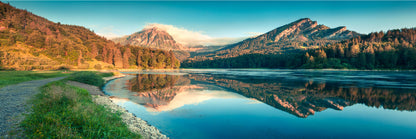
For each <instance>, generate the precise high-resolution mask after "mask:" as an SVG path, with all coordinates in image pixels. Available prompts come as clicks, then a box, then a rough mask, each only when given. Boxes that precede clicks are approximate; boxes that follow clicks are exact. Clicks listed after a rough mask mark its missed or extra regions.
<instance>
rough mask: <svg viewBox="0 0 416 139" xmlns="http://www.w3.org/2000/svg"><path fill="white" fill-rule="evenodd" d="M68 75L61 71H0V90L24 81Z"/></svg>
mask: <svg viewBox="0 0 416 139" xmlns="http://www.w3.org/2000/svg"><path fill="white" fill-rule="evenodd" d="M65 75H69V73H64V72H62V71H0V88H2V87H4V86H6V85H11V84H17V83H21V82H25V81H31V80H38V79H45V78H53V77H60V76H65Z"/></svg>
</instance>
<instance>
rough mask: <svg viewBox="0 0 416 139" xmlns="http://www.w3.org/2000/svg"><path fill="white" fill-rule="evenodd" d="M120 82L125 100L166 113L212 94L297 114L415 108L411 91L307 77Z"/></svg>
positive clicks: (149, 77)
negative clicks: (362, 107)
mask: <svg viewBox="0 0 416 139" xmlns="http://www.w3.org/2000/svg"><path fill="white" fill-rule="evenodd" d="M126 85H127V88H128V90H130V93H131V94H130V95H129V99H130V100H131V101H133V102H134V103H137V104H141V105H143V106H145V107H147V108H148V110H149V111H170V110H173V109H176V108H179V107H182V106H184V105H189V104H198V103H201V102H203V101H206V100H209V99H214V98H242V96H240V95H243V96H245V97H248V98H254V99H256V100H258V101H261V102H263V103H266V104H268V105H270V106H273V107H274V108H277V109H279V110H282V111H285V112H288V113H290V114H292V115H295V116H297V117H301V118H306V117H308V116H310V115H313V114H315V112H321V111H324V110H326V109H328V108H331V109H335V110H343V109H344V107H347V106H351V105H354V104H357V103H360V104H364V105H366V106H371V107H378V108H384V109H392V110H400V111H414V110H415V109H416V100H415V99H416V91H415V90H414V89H406V88H383V87H379V86H368V85H367V86H364V87H363V86H360V84H345V83H337V82H322V81H319V82H317V81H313V80H288V79H286V78H273V79H253V78H245V77H244V76H226V75H221V74H210V75H206V74H188V75H166V74H136V75H134V77H131V78H130V79H128V81H127V83H126ZM224 89H225V90H228V91H232V92H236V93H238V94H240V95H237V94H233V93H228V92H227V91H225V90H224ZM206 90H211V91H206ZM212 90H215V91H212ZM221 90H223V91H221Z"/></svg>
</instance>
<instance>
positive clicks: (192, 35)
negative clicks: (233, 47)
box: [144, 23, 245, 46]
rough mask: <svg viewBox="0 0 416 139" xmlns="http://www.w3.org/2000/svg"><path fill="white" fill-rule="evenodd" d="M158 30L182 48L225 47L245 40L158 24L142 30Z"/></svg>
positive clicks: (148, 25) (149, 25)
mask: <svg viewBox="0 0 416 139" xmlns="http://www.w3.org/2000/svg"><path fill="white" fill-rule="evenodd" d="M153 27H156V28H159V29H161V30H164V31H166V32H167V33H169V34H170V35H171V36H172V37H173V39H175V41H176V42H178V43H180V44H182V45H184V46H197V45H204V46H206V45H208V46H213V45H226V44H231V43H236V42H239V41H241V40H243V39H245V38H241V37H240V38H214V37H211V36H208V35H205V34H202V33H201V32H197V31H190V30H187V29H184V28H180V27H175V26H173V25H164V24H158V23H152V24H147V25H146V26H145V27H144V29H149V28H153Z"/></svg>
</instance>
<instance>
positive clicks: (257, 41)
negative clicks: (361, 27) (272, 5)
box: [200, 18, 360, 58]
mask: <svg viewBox="0 0 416 139" xmlns="http://www.w3.org/2000/svg"><path fill="white" fill-rule="evenodd" d="M357 36H360V34H358V33H356V32H353V31H349V30H347V28H346V27H337V28H332V29H331V28H329V27H327V26H325V25H318V23H317V22H316V21H312V20H310V19H309V18H303V19H299V20H297V21H295V22H292V23H289V24H287V25H284V26H281V27H278V28H276V29H274V30H271V31H269V32H267V33H264V34H262V35H259V36H257V37H255V38H249V39H246V40H244V41H241V42H239V43H235V44H231V45H228V46H226V47H224V48H222V49H220V50H218V51H215V52H213V53H210V54H206V55H202V56H201V57H236V56H240V55H244V54H253V53H260V54H276V53H279V52H282V51H287V50H306V49H309V48H317V47H319V46H321V45H324V44H329V43H334V42H338V41H342V40H347V39H351V38H353V37H357ZM201 57H200V58H201Z"/></svg>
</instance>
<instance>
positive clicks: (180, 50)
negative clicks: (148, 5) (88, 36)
mask: <svg viewBox="0 0 416 139" xmlns="http://www.w3.org/2000/svg"><path fill="white" fill-rule="evenodd" d="M112 40H113V41H114V42H116V43H120V44H121V45H131V46H137V47H146V48H152V49H160V50H167V51H173V53H174V55H175V57H176V58H177V59H178V60H180V61H183V60H185V59H186V58H188V57H189V56H190V54H189V52H188V51H191V50H192V49H191V48H189V47H183V46H182V44H180V43H177V42H176V41H175V39H173V37H172V36H171V35H170V34H169V33H167V32H166V31H165V30H163V29H159V28H157V27H151V28H145V29H143V30H141V31H139V32H136V33H133V34H131V35H127V36H124V37H121V38H114V39H112Z"/></svg>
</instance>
